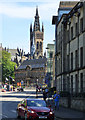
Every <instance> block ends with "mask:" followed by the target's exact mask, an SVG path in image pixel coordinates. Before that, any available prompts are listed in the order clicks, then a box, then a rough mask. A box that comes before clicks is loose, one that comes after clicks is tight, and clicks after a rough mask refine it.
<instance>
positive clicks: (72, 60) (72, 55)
mask: <svg viewBox="0 0 85 120" xmlns="http://www.w3.org/2000/svg"><path fill="white" fill-rule="evenodd" d="M71 70H73V53H71Z"/></svg>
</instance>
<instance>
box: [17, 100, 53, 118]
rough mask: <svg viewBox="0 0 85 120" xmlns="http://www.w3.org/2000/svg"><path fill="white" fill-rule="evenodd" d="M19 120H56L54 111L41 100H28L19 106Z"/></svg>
mask: <svg viewBox="0 0 85 120" xmlns="http://www.w3.org/2000/svg"><path fill="white" fill-rule="evenodd" d="M17 118H25V120H27V119H28V120H41V119H45V120H54V111H53V109H52V108H51V107H47V106H46V102H45V101H44V100H41V99H32V98H26V99H24V100H22V101H21V102H20V103H19V104H18V106H17Z"/></svg>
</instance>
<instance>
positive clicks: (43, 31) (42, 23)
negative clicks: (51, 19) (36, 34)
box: [42, 23, 44, 32]
mask: <svg viewBox="0 0 85 120" xmlns="http://www.w3.org/2000/svg"><path fill="white" fill-rule="evenodd" d="M42 32H44V26H43V23H42Z"/></svg>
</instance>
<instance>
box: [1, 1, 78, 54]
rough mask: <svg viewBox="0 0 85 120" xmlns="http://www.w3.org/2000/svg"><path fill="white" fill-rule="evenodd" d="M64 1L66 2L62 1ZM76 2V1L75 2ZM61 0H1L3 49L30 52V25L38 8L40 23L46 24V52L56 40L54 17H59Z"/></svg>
mask: <svg viewBox="0 0 85 120" xmlns="http://www.w3.org/2000/svg"><path fill="white" fill-rule="evenodd" d="M62 1H64V0H62ZM75 1H76V0H75ZM59 2H60V0H0V43H1V42H2V45H3V47H7V48H8V47H9V48H10V49H11V48H14V49H16V48H17V47H19V48H21V49H23V50H24V51H25V52H26V53H27V52H29V42H30V32H29V30H30V28H29V27H30V24H31V23H32V24H33V23H34V16H35V13H36V6H38V11H39V16H40V23H41V26H42V22H43V24H44V51H45V48H46V46H47V44H48V43H53V40H54V39H55V26H54V25H52V16H53V15H57V10H58V7H59Z"/></svg>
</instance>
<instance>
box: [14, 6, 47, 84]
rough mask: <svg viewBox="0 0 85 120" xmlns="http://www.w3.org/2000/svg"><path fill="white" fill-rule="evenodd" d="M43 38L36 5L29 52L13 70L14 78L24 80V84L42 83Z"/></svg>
mask: <svg viewBox="0 0 85 120" xmlns="http://www.w3.org/2000/svg"><path fill="white" fill-rule="evenodd" d="M43 40H44V26H43V24H42V29H41V30H40V21H39V14H38V7H37V8H36V15H35V20H34V26H33V28H32V24H31V25H30V53H28V54H27V55H25V56H27V57H28V58H27V60H24V61H23V62H22V63H21V64H20V65H19V67H18V68H17V69H16V70H15V80H16V83H17V82H21V81H23V82H24V85H30V84H35V83H37V82H38V83H40V84H43V82H44V81H43V80H44V79H45V75H46V72H47V68H46V66H47V59H46V53H44V55H43Z"/></svg>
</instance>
